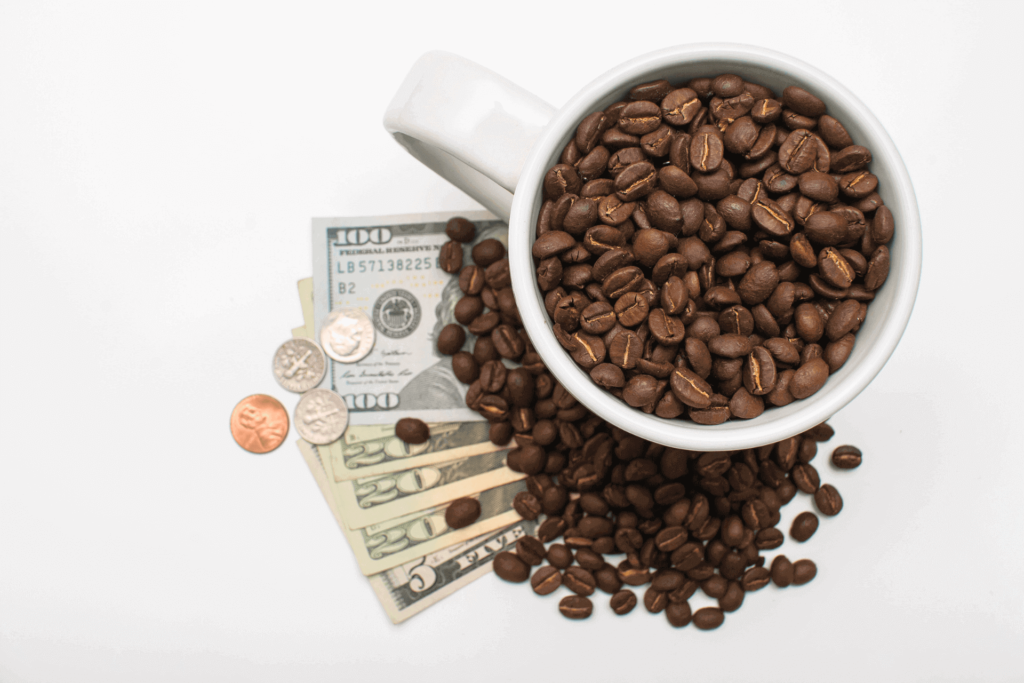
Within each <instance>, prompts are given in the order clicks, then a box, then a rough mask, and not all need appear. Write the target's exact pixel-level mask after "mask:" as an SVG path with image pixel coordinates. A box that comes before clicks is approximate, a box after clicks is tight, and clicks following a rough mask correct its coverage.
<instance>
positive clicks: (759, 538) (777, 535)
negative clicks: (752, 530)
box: [754, 527, 785, 550]
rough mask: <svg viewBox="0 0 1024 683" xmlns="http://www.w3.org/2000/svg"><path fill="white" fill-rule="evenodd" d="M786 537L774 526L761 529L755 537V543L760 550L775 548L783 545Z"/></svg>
mask: <svg viewBox="0 0 1024 683" xmlns="http://www.w3.org/2000/svg"><path fill="white" fill-rule="evenodd" d="M784 540H785V538H784V537H783V535H782V532H781V531H779V530H778V529H776V528H774V527H769V528H767V529H761V530H760V531H758V532H757V535H756V536H755V537H754V545H755V546H756V547H757V549H758V550H773V549H775V548H778V547H779V546H780V545H782V542H783V541H784Z"/></svg>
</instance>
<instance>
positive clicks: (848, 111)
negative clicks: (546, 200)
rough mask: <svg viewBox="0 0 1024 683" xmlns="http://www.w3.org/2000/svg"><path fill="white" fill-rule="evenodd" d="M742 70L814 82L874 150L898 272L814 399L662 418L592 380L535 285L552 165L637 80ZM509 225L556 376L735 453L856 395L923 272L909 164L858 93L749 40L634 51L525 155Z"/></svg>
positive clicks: (620, 418)
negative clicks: (736, 415) (746, 415)
mask: <svg viewBox="0 0 1024 683" xmlns="http://www.w3.org/2000/svg"><path fill="white" fill-rule="evenodd" d="M722 73H734V74H737V75H739V76H740V77H742V78H743V79H744V80H747V81H751V82H754V83H759V84H762V85H765V86H767V87H769V88H771V89H772V90H774V91H775V92H776V93H777V94H779V95H780V96H781V93H782V90H783V89H784V88H785V87H786V86H789V85H797V86H800V87H802V88H805V89H806V90H808V91H809V92H811V93H813V94H814V95H816V96H817V97H819V98H820V99H821V100H823V101H824V102H825V104H826V106H827V108H828V110H827V113H828V114H830V115H831V116H834V117H835V118H836V119H838V120H839V121H840V122H841V123H842V124H843V125H844V126H845V127H846V129H847V131H848V132H849V133H850V136H851V138H852V139H853V141H854V144H859V145H863V146H865V147H867V148H868V149H870V150H871V153H872V162H871V165H870V170H871V172H872V173H874V174H875V175H876V176H877V177H878V190H877V191H878V193H879V195H880V196H881V197H882V200H883V201H884V202H885V205H886V206H887V207H889V209H890V211H892V213H893V218H894V222H895V225H896V231H895V235H894V237H893V240H892V241H891V242H890V243H889V245H888V247H889V250H890V254H891V257H890V262H891V265H890V271H889V277H888V279H887V280H886V282H885V284H884V285H883V286H882V287H881V288H880V289H879V290H878V292H877V293H876V296H875V299H874V300H873V301H872V302H870V304H869V306H868V315H867V319H866V320H865V322H864V323H863V324H862V325H861V328H860V330H859V331H858V332H857V335H856V342H855V344H854V348H853V352H852V353H851V354H850V357H849V359H848V360H847V361H846V363H845V364H844V365H843V367H842V368H840V369H839V370H838V371H837V372H835V373H833V374H832V375H830V376H829V379H828V381H827V382H826V384H825V386H824V387H823V388H822V389H821V390H819V391H818V392H817V393H816V394H814V395H813V396H811V397H809V398H806V399H803V400H797V401H794V402H793V403H791V404H789V405H787V406H783V407H771V408H767V407H766V409H765V411H764V413H763V414H762V415H760V416H759V417H757V418H754V419H752V420H737V419H732V420H728V421H727V422H725V423H723V424H721V425H713V426H709V425H698V424H696V423H693V422H690V421H688V420H682V419H673V420H669V419H665V418H660V417H657V416H655V415H653V414H651V415H647V414H645V413H644V412H643V411H641V410H639V409H637V408H632V407H630V406H629V405H628V404H626V403H625V402H624V401H621V400H620V399H618V398H616V397H614V396H612V395H611V394H610V393H608V392H606V391H605V390H603V389H601V388H600V387H598V386H597V385H595V384H594V383H593V381H592V380H591V379H590V376H589V375H588V374H587V373H586V372H585V371H584V370H583V369H582V368H580V367H579V366H578V365H576V363H575V362H574V361H573V360H572V359H571V358H570V356H569V354H568V353H567V352H566V351H565V350H564V349H563V348H562V347H561V345H560V344H559V343H558V341H557V340H556V339H555V337H554V334H553V332H552V329H551V325H552V323H551V320H550V319H549V318H548V315H547V312H546V311H545V309H544V299H543V294H542V293H541V291H540V289H539V287H538V286H537V282H536V277H535V274H534V265H533V258H532V254H531V248H532V245H533V242H534V239H535V226H536V222H537V216H538V214H539V212H540V207H541V204H542V202H543V196H542V194H543V193H542V191H541V186H542V182H543V177H544V174H545V173H546V172H547V169H549V168H550V167H551V166H553V165H554V164H557V163H558V162H559V157H560V156H561V152H562V149H563V148H564V147H565V145H566V144H567V143H568V142H569V140H570V139H571V138H572V137H573V136H574V135H575V131H576V126H577V125H578V124H579V122H580V121H581V120H582V119H583V118H584V117H585V116H587V115H588V114H590V113H592V112H594V111H599V110H603V109H605V108H607V107H608V106H609V105H611V104H613V103H615V102H618V101H620V100H624V99H627V94H628V92H629V89H630V88H632V87H633V86H635V85H638V84H640V83H646V82H649V81H654V80H658V79H662V78H663V79H666V80H668V81H669V82H670V83H672V84H673V85H675V86H677V87H681V86H682V85H683V84H684V83H686V82H687V81H689V80H690V79H691V78H695V77H699V76H715V75H718V74H722ZM509 227H510V229H509V261H510V265H511V267H512V278H513V287H514V291H515V295H516V301H517V303H518V305H519V309H520V313H521V315H522V318H523V323H524V325H525V327H526V330H527V333H528V334H529V335H530V338H531V340H532V341H533V343H534V346H535V347H536V348H537V352H538V353H539V354H540V356H541V358H542V359H543V360H544V363H545V365H547V367H548V369H549V370H550V371H551V372H552V373H553V374H554V375H555V377H556V378H557V379H558V381H559V382H560V383H561V384H562V385H563V386H565V388H566V389H567V390H568V391H569V392H570V393H571V394H572V395H573V396H575V397H576V399H577V400H579V401H580V402H581V403H583V404H584V405H586V406H587V408H589V409H590V410H591V411H592V412H593V413H595V414H597V415H599V416H600V417H602V418H604V419H605V420H607V421H609V422H611V423H613V424H615V425H617V426H619V427H621V428H622V429H625V430H626V431H629V432H630V433H632V434H636V435H638V436H641V437H643V438H646V439H649V440H651V441H654V442H657V443H661V444H665V445H668V446H674V447H678V448H689V449H693V450H732V449H738V448H749V447H754V446H759V445H763V444H767V443H773V442H775V441H779V440H782V439H784V438H787V437H789V436H792V435H795V434H799V433H800V432H802V431H804V430H806V429H809V428H810V427H813V426H814V425H816V424H819V423H821V422H823V421H824V420H826V419H828V418H829V417H831V416H832V415H833V414H834V413H835V412H837V411H838V410H839V409H840V408H842V407H843V406H844V405H846V404H847V403H848V402H849V401H850V400H852V399H853V398H854V397H855V396H856V395H857V394H858V393H859V392H860V391H861V390H862V389H863V388H864V387H865V386H867V384H868V383H869V382H870V381H871V379H872V378H874V376H875V375H876V374H877V373H878V371H879V370H881V368H882V366H883V365H884V364H885V362H886V360H887V359H888V358H889V356H890V355H891V354H892V351H893V350H894V349H895V347H896V344H897V343H898V341H899V338H900V336H901V335H902V333H903V330H904V329H905V327H906V323H907V320H908V319H909V316H910V312H911V309H912V308H913V302H914V298H915V296H916V293H917V284H918V280H919V275H920V252H921V246H920V225H919V217H918V212H917V202H916V199H915V197H914V191H913V186H912V185H911V183H910V179H909V177H908V175H907V172H906V168H905V167H904V165H903V161H902V159H901V158H900V156H899V153H898V152H897V150H896V148H895V146H894V145H893V143H892V140H891V139H890V138H889V136H888V134H887V133H886V132H885V129H884V128H883V127H882V125H881V124H880V123H879V122H878V120H877V119H875V117H874V116H873V115H872V114H871V112H870V111H869V110H868V109H867V108H866V107H865V106H864V105H863V103H861V102H860V101H859V100H858V99H857V98H856V97H855V96H854V95H853V94H852V93H850V92H849V91H848V90H846V89H845V88H844V87H843V86H841V85H840V84H839V83H837V82H836V81H834V80H833V79H832V78H830V77H829V76H827V75H825V74H824V73H822V72H820V71H818V70H817V69H815V68H813V67H811V66H809V65H807V64H804V63H803V62H800V61H799V60H796V59H794V58H792V57H788V56H786V55H782V54H780V53H776V52H772V51H769V50H764V49H761V48H756V47H752V46H744V45H690V46H680V47H678V48H671V49H668V50H662V51H660V52H656V53H652V54H650V55H646V56H644V57H640V58H637V59H634V60H632V61H630V62H627V63H626V64H624V65H622V66H620V67H618V68H616V69H614V70H613V71H611V72H609V73H607V74H605V75H604V76H601V77H599V78H598V79H596V80H595V81H593V82H592V83H591V84H590V85H588V86H587V87H586V88H584V89H583V90H582V91H580V93H579V94H577V95H576V96H575V97H573V98H572V100H570V101H569V102H568V103H567V104H566V105H565V106H564V107H563V108H562V109H560V110H559V111H558V112H557V113H556V114H555V117H554V118H553V119H552V121H551V123H550V124H549V125H548V128H547V129H546V130H545V133H544V134H543V135H542V137H541V139H540V141H539V142H538V143H537V146H536V147H535V148H534V151H533V154H532V155H531V156H530V158H529V159H528V160H527V162H526V165H525V166H524V169H523V173H522V175H521V177H520V180H519V184H518V186H517V187H516V192H515V198H514V201H513V206H512V218H511V221H510V226H509Z"/></svg>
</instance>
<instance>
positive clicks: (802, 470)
mask: <svg viewBox="0 0 1024 683" xmlns="http://www.w3.org/2000/svg"><path fill="white" fill-rule="evenodd" d="M790 479H791V480H792V481H793V484H794V485H795V486H796V487H797V488H798V489H799V490H801V491H803V492H804V493H815V492H816V491H817V490H818V487H819V486H821V480H820V479H819V478H818V471H817V470H816V469H814V465H809V464H805V463H800V464H799V465H794V466H793V469H792V470H791V471H790Z"/></svg>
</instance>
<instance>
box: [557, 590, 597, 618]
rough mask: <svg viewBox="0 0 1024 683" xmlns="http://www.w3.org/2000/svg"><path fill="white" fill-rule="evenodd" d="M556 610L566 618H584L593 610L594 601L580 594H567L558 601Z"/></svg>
mask: <svg viewBox="0 0 1024 683" xmlns="http://www.w3.org/2000/svg"><path fill="white" fill-rule="evenodd" d="M558 611H559V612H561V613H562V616H564V617H565V618H566V619H586V618H587V617H589V616H590V615H591V613H592V612H593V611H594V603H592V602H591V601H590V600H588V599H587V598H585V597H583V596H580V595H567V596H565V597H564V598H562V599H561V601H559V603H558Z"/></svg>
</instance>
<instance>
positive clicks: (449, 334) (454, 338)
mask: <svg viewBox="0 0 1024 683" xmlns="http://www.w3.org/2000/svg"><path fill="white" fill-rule="evenodd" d="M465 343H466V330H464V329H463V328H462V326H461V325H457V324H455V323H451V324H449V325H445V326H444V327H443V328H441V332H440V333H439V334H438V335H437V350H438V351H440V352H441V353H443V354H444V355H446V356H452V355H455V354H456V353H457V352H458V351H459V349H461V348H462V345H463V344H465Z"/></svg>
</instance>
